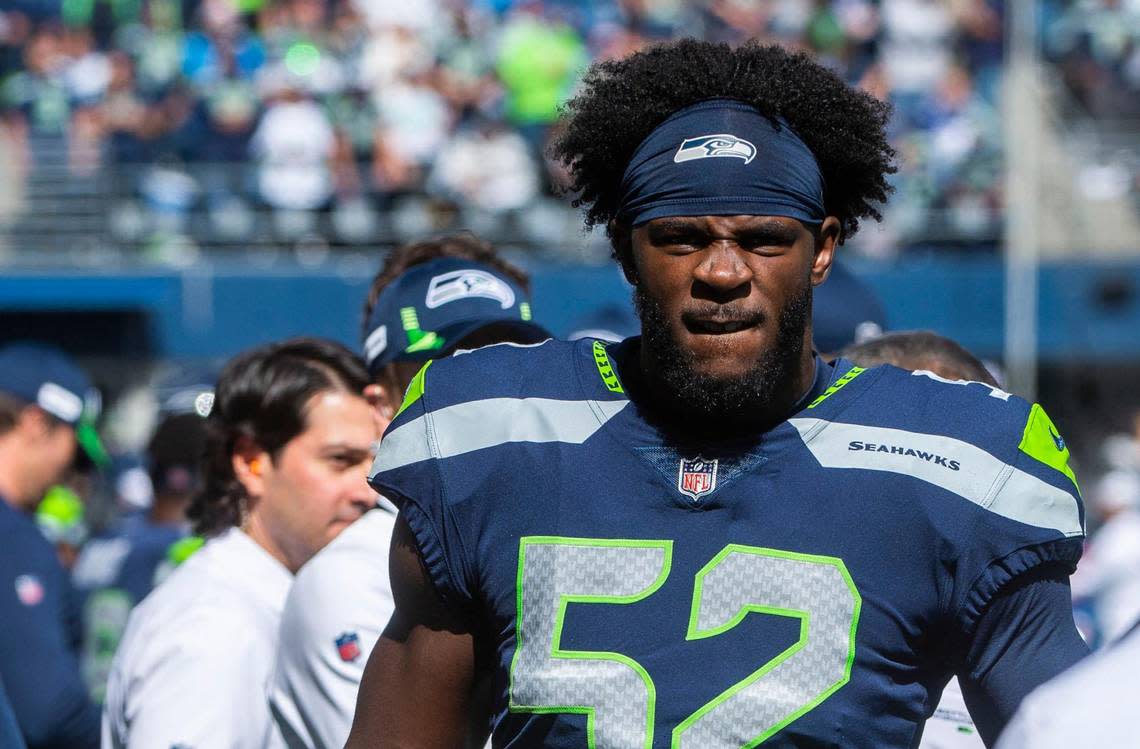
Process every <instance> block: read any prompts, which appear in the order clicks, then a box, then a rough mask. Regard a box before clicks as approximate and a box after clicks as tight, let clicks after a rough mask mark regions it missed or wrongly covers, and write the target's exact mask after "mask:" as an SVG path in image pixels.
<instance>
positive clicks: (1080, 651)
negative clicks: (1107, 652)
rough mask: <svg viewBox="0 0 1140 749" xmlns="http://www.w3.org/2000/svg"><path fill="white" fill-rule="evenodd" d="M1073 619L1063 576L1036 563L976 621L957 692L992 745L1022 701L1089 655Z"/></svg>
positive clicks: (1070, 600)
mask: <svg viewBox="0 0 1140 749" xmlns="http://www.w3.org/2000/svg"><path fill="white" fill-rule="evenodd" d="M1088 652H1089V651H1088V646H1086V645H1085V643H1084V641H1083V640H1082V639H1081V636H1080V634H1079V633H1078V632H1077V628H1076V625H1075V624H1074V623H1073V605H1072V597H1071V595H1070V593H1069V582H1068V576H1067V574H1066V572H1065V570H1063V569H1060V568H1059V567H1056V566H1044V567H1040V568H1038V569H1036V570H1034V571H1033V572H1030V573H1027V574H1025V575H1023V576H1022V577H1020V578H1018V579H1016V580H1015V581H1014V582H1013V583H1011V584H1010V585H1008V586H1007V587H1006V589H1005V590H1003V591H1002V592H1000V593H999V594H998V595H997V596H995V598H994V600H993V601H992V602H990V604H989V606H988V607H987V608H986V611H985V612H984V613H983V614H982V616H981V618H980V619H979V620H978V625H977V627H976V628H975V630H974V632H973V635H972V638H971V642H970V645H969V647H968V649H967V651H966V655H965V661H964V663H963V665H962V667H961V668H960V669H959V672H958V678H959V681H960V682H961V685H962V696H963V697H964V698H965V700H966V706H967V707H968V708H969V709H970V715H971V716H972V717H973V718H974V723H975V724H976V725H977V728H978V732H979V733H980V734H981V736H982V739H983V740H984V741H985V742H986V745H987V746H993V745H994V743H995V742H996V741H997V738H998V736H999V734H1001V732H1002V730H1003V729H1004V728H1005V726H1006V724H1007V723H1008V722H1009V721H1010V719H1011V718H1012V717H1013V714H1014V713H1015V712H1016V710H1017V707H1018V705H1020V704H1021V701H1022V700H1023V699H1024V698H1025V697H1026V696H1027V695H1028V694H1029V693H1030V692H1031V691H1033V689H1035V688H1036V687H1037V686H1039V685H1041V684H1043V683H1045V682H1046V681H1048V680H1049V679H1052V678H1053V677H1054V676H1056V675H1057V674H1059V673H1061V672H1062V671H1064V670H1065V669H1067V668H1069V666H1072V665H1073V664H1074V663H1076V662H1077V661H1079V660H1080V659H1081V658H1083V657H1085V656H1086V655H1087V654H1088Z"/></svg>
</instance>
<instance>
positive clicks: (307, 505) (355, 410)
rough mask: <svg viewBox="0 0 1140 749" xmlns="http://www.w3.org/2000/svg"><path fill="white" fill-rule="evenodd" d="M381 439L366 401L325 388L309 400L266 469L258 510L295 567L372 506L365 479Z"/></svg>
mask: <svg viewBox="0 0 1140 749" xmlns="http://www.w3.org/2000/svg"><path fill="white" fill-rule="evenodd" d="M379 438H380V427H379V421H378V419H377V417H376V411H375V410H374V409H373V408H372V406H371V405H370V404H369V403H368V401H366V400H365V399H364V398H363V397H361V396H357V395H351V394H348V393H344V392H331V391H326V392H323V393H319V394H317V395H315V396H313V398H312V400H310V401H309V405H308V414H307V417H306V428H305V431H303V432H301V433H300V434H298V435H297V436H296V437H294V438H293V439H292V440H290V441H289V442H287V443H286V444H285V447H283V448H282V449H281V451H280V452H279V453H278V455H277V457H276V458H275V459H274V460H272V461H268V463H269V465H268V466H266V467H264V468H263V473H262V480H263V488H262V496H261V497H260V498H259V500H258V501H259V504H260V505H261V510H260V513H261V515H262V518H263V522H264V525H265V527H266V529H267V530H268V532H269V533H270V534H271V535H272V536H273V538H274V541H275V542H276V544H277V545H278V546H279V547H280V548H281V549H282V551H283V552H284V555H285V557H286V558H287V560H288V562H289V566H290V567H292V568H293V569H294V570H296V568H298V567H300V566H301V565H302V564H304V563H305V562H306V561H308V559H309V558H310V557H312V556H313V554H316V553H317V552H318V551H319V550H320V549H321V548H322V547H324V546H325V544H327V543H328V542H329V541H332V540H333V539H334V538H336V536H337V534H339V533H340V532H341V531H342V530H344V529H345V528H347V527H348V526H349V525H350V524H351V523H353V522H354V521H355V520H357V518H359V517H360V516H361V515H362V514H364V513H365V512H366V511H367V510H368V509H369V508H371V507H372V506H374V505H375V503H376V493H375V492H373V491H372V489H370V488H369V486H368V481H367V480H368V469H369V467H370V465H371V463H372V446H373V444H374V443H375V442H376V440H377V439H379Z"/></svg>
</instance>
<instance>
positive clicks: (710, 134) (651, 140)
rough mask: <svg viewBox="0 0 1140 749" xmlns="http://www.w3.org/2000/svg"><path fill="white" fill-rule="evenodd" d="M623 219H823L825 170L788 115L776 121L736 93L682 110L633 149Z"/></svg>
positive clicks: (633, 221) (620, 213)
mask: <svg viewBox="0 0 1140 749" xmlns="http://www.w3.org/2000/svg"><path fill="white" fill-rule="evenodd" d="M621 186H622V199H621V204H620V207H619V208H618V213H617V217H618V220H620V221H622V222H623V223H627V224H629V225H631V226H637V225H639V224H644V223H645V222H646V221H649V220H651V219H655V218H662V217H664V216H745V215H748V216H786V217H788V218H794V219H798V220H800V221H803V222H805V223H812V224H817V223H820V222H822V221H823V219H824V216H825V214H824V209H823V176H822V175H821V174H820V171H819V164H818V163H816V160H815V156H813V155H812V152H811V150H810V149H809V148H808V147H807V145H805V144H804V142H803V141H802V140H800V138H799V136H798V135H796V134H795V133H794V132H793V131H792V129H791V128H790V127H789V126H788V125H787V124H786V123H785V122H783V120H778V123H777V124H776V125H774V124H773V123H772V121H771V120H769V119H768V118H767V117H765V116H764V115H762V114H760V112H759V111H758V110H756V109H755V108H754V107H751V106H749V105H747V104H745V103H744V102H740V101H735V100H732V99H710V100H708V101H702V102H700V103H698V104H694V105H692V106H690V107H686V108H684V109H681V110H678V111H677V112H674V113H673V114H672V115H670V116H669V118H668V119H666V120H665V121H664V122H662V123H661V124H660V125H658V126H657V128H656V129H655V130H654V131H653V132H652V133H650V134H649V135H648V136H647V137H646V138H645V140H644V141H642V142H641V145H640V146H638V147H637V150H636V151H634V154H633V158H632V159H630V162H629V165H628V166H627V167H626V169H625V174H624V175H623V176H622V185H621Z"/></svg>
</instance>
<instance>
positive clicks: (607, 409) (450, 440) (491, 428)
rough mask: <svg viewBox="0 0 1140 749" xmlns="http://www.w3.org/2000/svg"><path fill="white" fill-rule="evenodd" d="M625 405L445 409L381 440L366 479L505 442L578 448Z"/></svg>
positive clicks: (540, 403)
mask: <svg viewBox="0 0 1140 749" xmlns="http://www.w3.org/2000/svg"><path fill="white" fill-rule="evenodd" d="M627 405H629V401H628V400H613V401H609V400H607V401H590V400H578V401H568V400H553V399H550V398H488V399H486V400H479V401H470V402H468V403H459V404H456V405H454V406H448V407H446V408H441V409H439V410H438V411H431V412H429V413H426V414H424V415H423V416H420V417H417V418H415V419H413V420H412V421H409V422H408V423H407V424H404V425H403V426H400V427H398V428H396V429H394V430H393V431H392V433H391V434H389V435H387V436H385V437H384V439H383V440H382V441H381V442H380V450H379V452H377V453H376V460H375V461H374V462H373V464H372V474H371V475H373V476H375V475H376V474H377V473H381V472H382V471H390V470H392V469H394V468H399V467H401V466H406V465H410V464H412V463H418V462H420V461H423V460H428V459H429V458H451V457H455V456H456V455H463V454H464V453H469V452H472V451H474V450H482V449H484V448H488V447H495V446H497V445H504V444H507V443H509V442H567V443H571V444H581V443H582V442H585V441H586V440H587V439H589V438H590V436H591V435H593V434H594V433H595V432H597V431H598V430H599V429H600V428H601V427H602V426H603V425H604V424H605V423H606V422H607V421H609V420H610V419H612V418H613V417H614V416H616V415H617V414H618V413H619V412H620V411H621V410H622V409H623V408H625V407H626V406H627Z"/></svg>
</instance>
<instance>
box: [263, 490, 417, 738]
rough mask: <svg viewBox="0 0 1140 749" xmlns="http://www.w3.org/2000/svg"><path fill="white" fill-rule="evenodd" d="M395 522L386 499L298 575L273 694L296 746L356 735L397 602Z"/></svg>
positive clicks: (393, 510)
mask: <svg viewBox="0 0 1140 749" xmlns="http://www.w3.org/2000/svg"><path fill="white" fill-rule="evenodd" d="M395 525H396V508H395V506H393V505H392V503H391V502H389V501H388V500H386V499H384V498H383V497H381V498H380V500H379V506H378V507H377V508H376V509H374V510H369V511H368V512H366V513H364V516H363V517H361V518H360V519H359V520H357V521H356V522H355V523H353V524H352V525H350V526H349V527H348V528H346V529H345V530H344V532H342V533H341V534H340V535H339V536H337V537H336V538H335V539H334V540H333V541H332V543H330V544H329V545H328V546H326V547H325V548H324V549H322V550H321V551H320V552H318V553H317V555H316V556H315V557H313V558H312V559H310V560H309V561H308V562H307V563H306V564H305V566H304V567H302V568H301V571H300V572H298V573H297V579H296V581H295V582H294V583H293V589H292V591H290V593H289V598H288V600H287V601H286V603H285V612H284V614H283V615H282V618H281V640H280V644H279V647H278V651H277V671H276V674H275V675H274V677H273V684H272V687H271V693H270V702H271V703H272V707H273V718H274V720H276V721H277V725H278V727H279V728H280V732H281V733H282V734H283V735H284V738H285V741H286V743H287V744H288V745H289V746H290V747H306V749H328V748H330V747H336V748H337V749H339V748H340V747H342V746H344V744H345V741H347V740H348V733H349V729H351V728H352V716H353V713H354V712H355V710H356V693H357V691H359V689H360V679H361V678H362V677H363V675H364V664H365V663H367V662H368V656H369V655H370V654H371V653H372V648H373V647H374V646H375V645H376V641H377V640H379V639H380V633H381V632H383V631H384V627H385V626H387V624H388V619H390V618H391V616H392V611H393V610H394V608H395V604H394V602H393V600H392V586H391V584H390V583H389V581H388V545H389V542H390V541H391V539H392V530H393V528H395Z"/></svg>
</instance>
